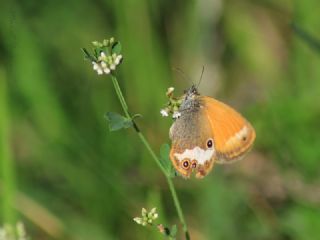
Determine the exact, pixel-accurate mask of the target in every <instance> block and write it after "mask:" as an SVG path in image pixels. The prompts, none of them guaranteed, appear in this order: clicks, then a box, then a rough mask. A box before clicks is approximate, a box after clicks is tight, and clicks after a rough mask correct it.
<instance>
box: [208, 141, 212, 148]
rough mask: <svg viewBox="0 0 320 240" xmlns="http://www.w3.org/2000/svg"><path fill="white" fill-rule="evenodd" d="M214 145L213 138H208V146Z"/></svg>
mask: <svg viewBox="0 0 320 240" xmlns="http://www.w3.org/2000/svg"><path fill="white" fill-rule="evenodd" d="M212 145H213V142H212V139H208V141H207V147H208V148H212Z"/></svg>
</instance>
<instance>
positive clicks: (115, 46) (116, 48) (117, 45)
mask: <svg viewBox="0 0 320 240" xmlns="http://www.w3.org/2000/svg"><path fill="white" fill-rule="evenodd" d="M121 48H122V47H121V43H120V42H115V43H114V44H112V47H111V51H112V54H113V53H115V54H117V55H119V54H120V53H121Z"/></svg>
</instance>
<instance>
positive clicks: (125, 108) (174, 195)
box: [111, 75, 190, 240]
mask: <svg viewBox="0 0 320 240" xmlns="http://www.w3.org/2000/svg"><path fill="white" fill-rule="evenodd" d="M111 79H112V82H113V85H114V88H115V90H116V93H117V95H118V98H119V100H120V103H121V106H122V108H123V111H124V113H125V115H126V117H127V118H129V119H131V120H132V122H133V126H134V129H135V130H136V132H137V133H138V136H139V138H140V140H141V142H142V143H143V144H144V145H145V147H146V148H147V150H148V151H149V153H150V155H151V156H152V158H153V159H154V160H155V162H156V163H157V165H158V166H159V168H160V169H161V171H162V172H163V174H164V175H165V177H166V179H167V182H168V185H169V189H170V192H171V195H172V198H173V202H174V205H175V207H176V210H177V213H178V216H179V219H180V222H181V224H182V227H183V231H184V233H185V238H186V240H190V234H189V231H188V227H187V223H186V221H185V219H184V215H183V211H182V208H181V205H180V201H179V198H178V195H177V192H176V189H175V187H174V185H173V182H172V179H171V178H170V176H169V175H168V173H167V171H166V170H165V169H164V167H163V166H162V165H161V163H160V160H159V158H158V157H157V155H156V154H155V152H154V151H153V150H152V148H151V146H150V144H149V143H148V141H147V140H146V138H145V137H144V135H143V134H142V133H141V132H140V130H139V128H138V126H137V124H136V123H135V122H134V120H133V119H132V117H131V116H130V113H129V111H128V106H127V104H126V101H125V100H124V97H123V95H122V92H121V89H120V86H119V84H118V81H117V78H116V77H115V76H113V75H111Z"/></svg>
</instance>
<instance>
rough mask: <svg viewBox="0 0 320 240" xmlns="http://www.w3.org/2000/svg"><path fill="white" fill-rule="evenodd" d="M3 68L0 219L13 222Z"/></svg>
mask: <svg viewBox="0 0 320 240" xmlns="http://www.w3.org/2000/svg"><path fill="white" fill-rule="evenodd" d="M6 81H7V80H6V77H5V74H4V72H3V69H0V169H1V171H0V178H1V185H0V198H1V199H2V206H1V208H2V209H1V212H2V220H3V222H4V223H10V224H14V223H15V221H16V211H15V210H14V208H13V205H12V203H14V200H15V199H14V197H15V176H14V163H13V159H12V157H11V149H10V140H9V130H10V129H9V128H10V127H9V122H10V120H9V111H8V110H9V109H8V99H7V97H8V96H7V83H6Z"/></svg>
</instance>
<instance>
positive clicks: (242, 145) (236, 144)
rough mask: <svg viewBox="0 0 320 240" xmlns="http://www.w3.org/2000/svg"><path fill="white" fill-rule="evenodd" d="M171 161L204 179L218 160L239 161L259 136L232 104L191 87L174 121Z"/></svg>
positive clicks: (181, 170)
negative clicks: (229, 104)
mask: <svg viewBox="0 0 320 240" xmlns="http://www.w3.org/2000/svg"><path fill="white" fill-rule="evenodd" d="M169 136H170V139H171V141H172V145H171V150H170V160H171V162H172V164H173V166H174V168H175V169H176V171H177V172H178V173H179V174H180V175H181V176H183V177H185V178H189V177H190V175H191V174H192V172H195V176H196V178H203V177H204V176H206V175H207V174H208V173H209V172H210V171H211V170H212V168H213V165H214V164H215V163H219V164H225V163H232V162H234V161H237V160H240V159H241V158H243V156H244V155H245V154H246V153H247V152H248V151H249V150H250V149H251V147H252V145H253V142H254V140H255V137H256V133H255V130H254V128H253V127H252V125H251V124H250V123H249V122H248V121H247V120H246V119H245V118H244V117H242V116H241V114H240V113H238V112H237V111H235V110H234V109H232V108H231V107H230V106H228V105H226V104H224V103H222V102H220V101H218V100H216V99H214V98H211V97H207V96H201V95H200V94H199V93H198V90H197V88H196V86H194V85H193V86H192V87H191V88H189V89H188V90H187V91H186V92H185V95H184V96H183V97H182V101H181V105H180V107H179V110H178V114H176V118H175V121H174V123H173V124H172V126H171V128H170V131H169Z"/></svg>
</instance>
